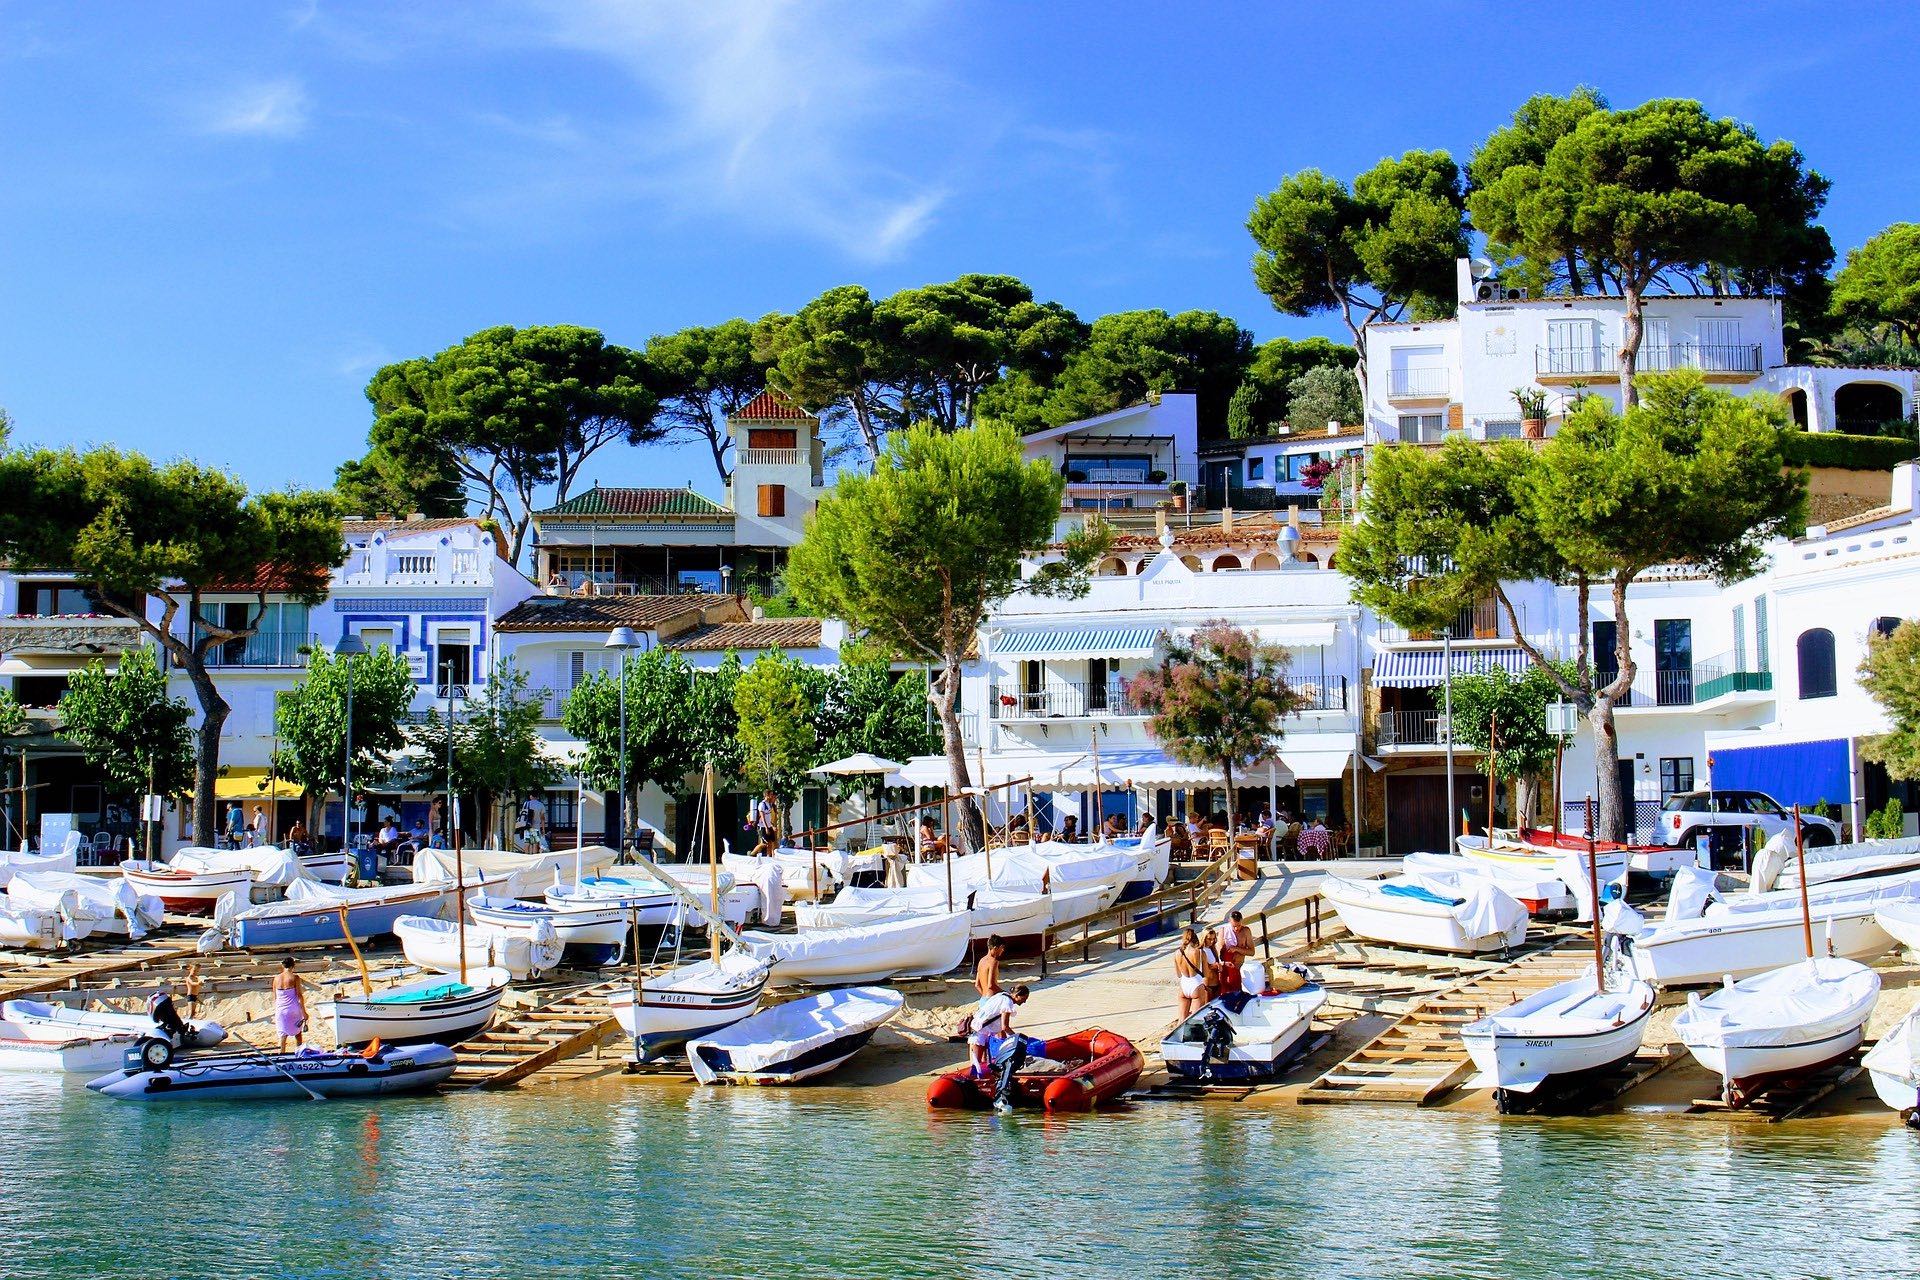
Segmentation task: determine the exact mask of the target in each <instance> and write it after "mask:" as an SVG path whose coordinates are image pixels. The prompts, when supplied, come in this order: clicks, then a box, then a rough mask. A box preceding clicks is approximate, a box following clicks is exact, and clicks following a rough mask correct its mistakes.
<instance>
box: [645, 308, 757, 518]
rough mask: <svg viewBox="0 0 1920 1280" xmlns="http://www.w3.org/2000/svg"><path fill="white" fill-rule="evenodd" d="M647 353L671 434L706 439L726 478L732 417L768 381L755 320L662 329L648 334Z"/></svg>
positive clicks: (730, 471) (651, 380) (722, 478)
mask: <svg viewBox="0 0 1920 1280" xmlns="http://www.w3.org/2000/svg"><path fill="white" fill-rule="evenodd" d="M645 358H646V363H647V368H648V381H649V384H650V385H651V386H652V387H653V392H654V394H655V395H656V396H658V397H659V399H660V411H659V416H658V419H657V421H658V422H659V423H660V424H661V425H663V426H665V427H666V429H667V438H668V439H669V440H673V439H686V440H699V441H702V442H703V443H705V444H706V446H707V449H708V451H709V452H711V453H712V455H713V467H714V470H715V471H717V472H718V473H719V475H720V482H721V483H722V484H725V483H726V482H727V481H728V480H729V479H730V478H731V477H732V475H733V468H732V466H731V464H730V462H729V460H728V451H729V450H730V449H731V448H732V447H733V442H732V440H731V439H730V438H729V437H728V435H727V419H728V417H730V416H731V415H732V414H734V413H736V412H738V411H739V410H740V409H742V408H744V407H745V406H746V404H747V402H748V401H750V400H752V399H753V398H754V397H755V396H757V395H759V394H760V391H761V389H762V388H763V387H765V386H766V384H767V362H766V361H764V360H762V359H760V358H759V357H758V356H756V355H755V354H754V349H753V326H752V325H751V324H749V323H748V322H747V321H745V320H727V321H723V322H722V323H720V324H717V325H694V326H692V327H690V328H686V329H682V330H680V331H679V332H678V333H667V334H658V335H656V336H654V337H652V338H650V339H648V340H647V345H646V351H645Z"/></svg>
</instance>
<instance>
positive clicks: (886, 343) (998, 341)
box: [754, 275, 1085, 458]
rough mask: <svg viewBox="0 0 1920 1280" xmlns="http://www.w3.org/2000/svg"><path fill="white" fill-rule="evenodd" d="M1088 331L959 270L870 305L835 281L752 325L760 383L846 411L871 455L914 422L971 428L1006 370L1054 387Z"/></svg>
mask: <svg viewBox="0 0 1920 1280" xmlns="http://www.w3.org/2000/svg"><path fill="white" fill-rule="evenodd" d="M1084 335H1085V330H1084V327H1083V326H1082V325H1081V323H1080V321H1079V319H1078V318H1077V317H1076V316H1074V314H1073V313H1072V312H1071V311H1068V310H1067V309H1066V308H1065V307H1062V306H1061V305H1060V304H1058V303H1054V302H1036V301H1034V297H1033V290H1031V289H1030V288H1028V287H1027V286H1026V285H1025V284H1023V283H1021V282H1020V281H1019V280H1016V279H1014V278H1013V277H1012V276H996V275H964V276H961V277H960V278H959V279H957V280H954V281H952V282H951V283H948V284H933V285H925V286H922V287H920V288H914V289H902V290H901V291H900V292H898V293H896V294H894V295H892V296H891V297H888V298H885V299H883V300H881V301H879V302H875V301H874V300H873V298H872V297H871V296H870V295H869V294H868V293H867V291H866V290H865V289H864V288H862V287H861V286H859V285H842V286H840V287H838V288H835V289H829V290H827V292H825V293H823V294H821V295H820V296H819V297H818V298H815V299H814V300H813V301H812V302H809V303H808V304H807V305H806V306H804V307H802V308H800V310H799V311H798V312H797V313H795V314H794V315H792V316H768V317H766V318H765V319H763V320H761V321H760V323H759V324H758V325H757V326H756V327H755V330H754V351H755V357H756V359H759V360H761V361H763V362H764V363H766V364H768V365H769V366H771V367H770V368H769V370H768V380H769V381H770V382H771V383H772V384H773V385H774V386H776V387H778V388H779V389H780V390H782V391H784V392H785V393H786V394H788V395H789V396H791V397H792V398H793V399H794V400H795V401H796V402H797V403H799V404H801V405H804V406H806V407H807V408H809V409H812V410H815V411H819V410H838V411H841V412H844V413H845V414H846V415H847V416H849V417H851V418H852V420H853V422H854V424H855V425H856V427H857V428H858V430H859V433H860V436H861V439H862V441H863V442H864V444H865V445H866V448H867V451H868V453H869V455H870V456H872V457H875V458H877V457H878V456H879V453H880V447H881V444H882V442H883V440H884V438H885V436H886V435H887V434H888V433H889V432H892V431H898V430H901V429H904V428H905V427H907V426H909V425H911V424H913V423H916V422H920V421H926V422H930V423H933V424H934V425H935V426H937V427H939V428H940V429H942V430H947V431H953V430H958V429H960V428H963V427H968V426H971V425H972V424H973V420H974V412H975V404H976V401H977V400H978V399H979V397H980V396H981V394H982V392H983V391H984V389H985V388H987V387H989V386H991V385H993V384H995V383H997V382H999V381H1000V380H1001V379H1002V378H1004V377H1006V376H1008V375H1011V374H1025V375H1028V376H1030V377H1033V378H1037V379H1039V380H1040V381H1041V382H1042V383H1043V384H1044V383H1048V382H1050V381H1051V380H1052V379H1053V378H1054V376H1055V375H1056V374H1058V372H1059V371H1060V369H1061V367H1062V365H1063V363H1064V362H1065V360H1066V357H1067V355H1068V353H1069V352H1070V351H1072V350H1073V349H1074V348H1075V347H1076V346H1078V345H1079V343H1080V341H1081V339H1082V338H1083V337H1084Z"/></svg>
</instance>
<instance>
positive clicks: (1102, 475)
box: [1024, 391, 1200, 511]
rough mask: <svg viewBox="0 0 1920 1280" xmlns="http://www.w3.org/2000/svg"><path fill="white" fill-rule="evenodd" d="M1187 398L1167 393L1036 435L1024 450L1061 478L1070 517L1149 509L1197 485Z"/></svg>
mask: <svg viewBox="0 0 1920 1280" xmlns="http://www.w3.org/2000/svg"><path fill="white" fill-rule="evenodd" d="M1196 403H1197V397H1196V396H1195V395H1194V394H1193V393H1192V392H1191V391H1167V392H1163V393H1161V394H1159V395H1156V396H1154V397H1153V398H1151V399H1149V400H1145V401H1142V402H1141V403H1139V404H1135V405H1128V406H1127V407H1126V408H1124V409H1115V410H1114V411H1113V412H1112V413H1103V414H1100V415H1098V416H1096V417H1092V418H1082V419H1080V420H1079V421H1077V422H1069V423H1067V424H1066V425H1064V426H1059V427H1051V428H1048V429H1047V430H1045V431H1035V432H1033V433H1032V434H1031V435H1029V436H1027V437H1026V439H1025V441H1024V444H1025V448H1026V455H1027V457H1029V458H1040V459H1044V460H1045V461H1046V462H1047V463H1048V464H1050V465H1051V466H1053V467H1054V468H1055V469H1056V470H1058V471H1059V472H1060V474H1061V475H1062V476H1065V477H1066V481H1067V491H1066V496H1065V497H1064V498H1063V499H1062V505H1063V507H1064V508H1065V509H1067V510H1070V511H1103V510H1107V511H1126V510H1138V509H1151V508H1152V507H1153V506H1154V505H1155V504H1156V503H1157V502H1158V501H1159V500H1161V499H1162V498H1165V497H1166V496H1167V486H1168V485H1170V484H1172V483H1174V482H1175V481H1179V482H1181V483H1183V484H1185V485H1187V486H1189V487H1190V488H1191V487H1192V486H1194V485H1196V484H1197V483H1199V480H1200V461H1199V426H1198V422H1199V419H1198V415H1197V410H1196V408H1195V405H1196Z"/></svg>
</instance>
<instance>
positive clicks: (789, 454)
mask: <svg viewBox="0 0 1920 1280" xmlns="http://www.w3.org/2000/svg"><path fill="white" fill-rule="evenodd" d="M800 463H801V458H800V451H799V450H798V449H742V450H740V458H739V463H738V465H740V466H743V467H797V466H799V465H800Z"/></svg>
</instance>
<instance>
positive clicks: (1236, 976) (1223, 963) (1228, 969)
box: [1219, 911, 1253, 995]
mask: <svg viewBox="0 0 1920 1280" xmlns="http://www.w3.org/2000/svg"><path fill="white" fill-rule="evenodd" d="M1252 955H1253V932H1252V931H1251V930H1250V929H1248V928H1247V926H1246V925H1245V924H1244V923H1243V922H1242V921H1241V919H1240V913H1239V912H1238V911H1233V912H1229V913H1228V915H1227V923H1226V924H1225V925H1223V926H1222V927H1221V929H1220V982H1219V988H1220V994H1222V995H1225V994H1226V993H1228V992H1230V991H1238V990H1240V965H1241V962H1243V961H1245V960H1246V959H1247V958H1249V957H1250V956H1252Z"/></svg>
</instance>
